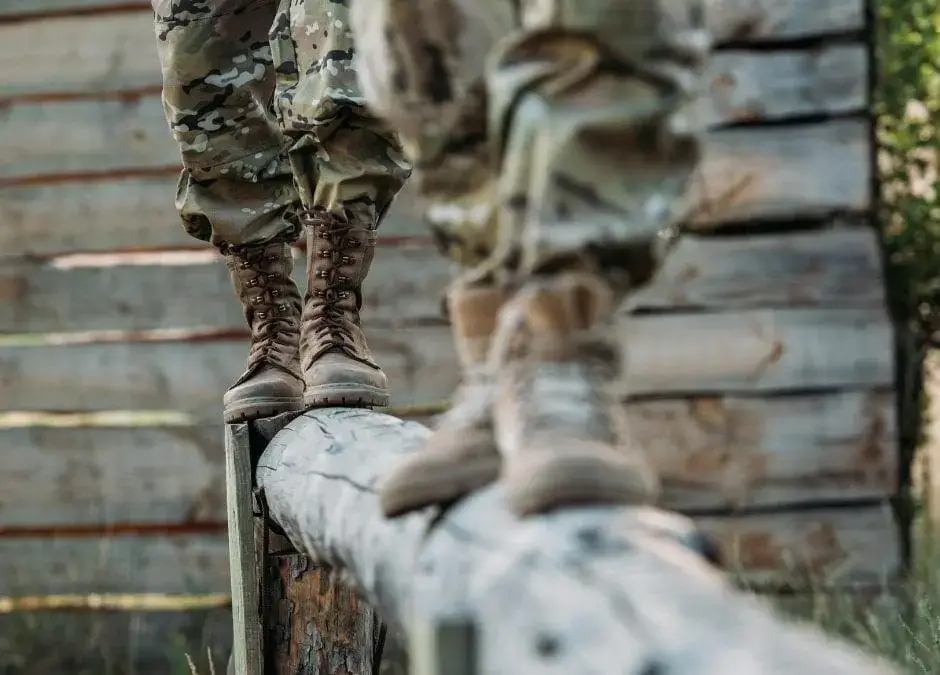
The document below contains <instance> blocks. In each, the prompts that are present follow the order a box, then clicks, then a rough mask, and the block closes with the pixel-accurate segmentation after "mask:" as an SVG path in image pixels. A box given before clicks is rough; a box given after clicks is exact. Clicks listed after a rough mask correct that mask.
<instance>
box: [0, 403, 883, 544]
mask: <svg viewBox="0 0 940 675" xmlns="http://www.w3.org/2000/svg"><path fill="white" fill-rule="evenodd" d="M626 410H627V413H628V416H629V420H630V424H629V427H628V429H629V434H630V438H631V439H633V440H634V441H635V442H636V443H637V445H638V446H639V447H642V448H643V449H644V451H645V452H646V453H647V454H648V455H649V457H650V459H651V460H652V461H653V463H654V465H655V466H656V468H657V470H658V471H659V473H660V474H661V475H662V476H663V479H664V483H665V488H666V490H665V493H664V497H663V499H664V503H665V505H667V506H668V507H670V508H675V509H679V510H683V511H691V510H706V509H707V510H710V511H715V510H719V509H748V508H758V507H759V508H767V507H771V506H774V507H786V506H794V505H805V504H821V503H827V504H831V503H838V502H844V501H856V500H862V499H878V498H885V497H889V496H891V495H893V494H894V492H895V490H896V481H897V452H896V448H895V443H896V437H895V434H896V431H897V430H896V425H895V414H894V403H893V398H892V397H891V396H890V395H888V394H882V393H874V392H865V391H859V392H847V393H841V394H824V395H805V396H799V395H797V396H785V397H771V398H700V399H691V400H669V401H651V402H645V403H631V404H627V406H626ZM422 421H424V422H425V423H428V422H429V420H426V419H425V420H422ZM0 447H2V448H3V449H4V450H3V457H4V471H3V473H2V475H0V514H2V515H3V527H5V528H25V527H33V528H39V527H65V526H73V527H74V526H94V525H102V526H106V525H113V524H115V523H121V524H125V523H143V524H148V523H149V524H154V525H159V524H169V525H173V526H178V525H184V524H187V523H193V522H215V523H219V522H224V520H225V485H224V472H223V466H222V461H223V450H222V439H221V437H220V431H219V429H217V428H216V427H215V426H213V425H211V424H209V425H204V426H194V427H165V428H123V429H122V428H114V429H108V428H97V429H96V428H78V429H49V428H18V429H7V430H0Z"/></svg>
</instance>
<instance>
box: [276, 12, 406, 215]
mask: <svg viewBox="0 0 940 675" xmlns="http://www.w3.org/2000/svg"><path fill="white" fill-rule="evenodd" d="M350 1H351V0H281V1H280V6H279V8H278V12H277V17H276V19H275V22H274V27H273V28H272V30H271V47H272V50H273V53H274V61H275V64H276V70H277V86H276V91H275V97H274V107H275V111H276V114H277V115H278V119H279V120H280V123H281V128H282V131H283V133H284V134H285V135H286V136H287V137H288V138H289V139H290V148H289V150H288V156H289V160H290V163H291V165H292V167H293V171H294V175H295V178H296V185H297V189H298V191H299V193H300V199H301V201H302V202H303V204H304V205H305V206H314V207H322V208H325V209H328V210H330V211H332V212H336V213H342V212H344V211H348V210H349V209H355V210H356V211H357V212H358V213H360V214H363V215H364V216H365V217H367V218H369V219H371V220H372V221H373V222H378V221H379V220H380V219H381V217H382V216H383V215H384V214H385V212H386V211H387V209H388V207H389V206H390V205H391V203H392V201H393V199H394V198H395V196H396V195H397V194H398V192H399V190H400V189H401V187H402V185H403V184H404V181H405V180H406V179H407V178H408V176H409V174H410V173H411V165H410V163H409V162H408V161H407V160H406V158H405V156H404V154H403V152H402V149H401V146H400V144H399V142H398V138H397V136H396V135H395V134H394V133H393V132H392V131H390V129H389V128H388V127H387V126H386V125H385V124H384V123H383V122H381V121H379V120H378V119H377V118H375V117H374V116H373V115H372V114H371V112H370V111H369V110H368V109H366V107H365V105H364V103H365V102H364V99H363V96H362V94H361V92H360V89H359V84H358V81H357V78H356V69H355V66H356V62H357V60H356V47H357V46H356V45H355V44H354V43H353V35H352V32H351V29H350V25H349V2H350ZM368 2H369V0H365V3H366V4H368Z"/></svg>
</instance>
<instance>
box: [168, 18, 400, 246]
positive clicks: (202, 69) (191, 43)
mask: <svg viewBox="0 0 940 675" xmlns="http://www.w3.org/2000/svg"><path fill="white" fill-rule="evenodd" d="M348 4H349V0H280V2H278V1H277V0H153V5H154V16H155V29H156V34H157V44H158V49H159V54H160V62H161V66H162V71H163V83H164V91H163V103H164V109H165V111H166V117H167V121H168V123H169V125H170V128H171V130H172V132H173V135H174V137H175V138H176V140H177V141H178V143H179V145H180V149H181V155H182V161H183V166H184V169H183V172H182V175H181V176H180V182H179V187H178V192H177V198H176V204H177V207H178V209H179V212H180V214H181V216H182V218H183V221H184V223H185V226H186V229H187V231H188V232H189V233H190V234H191V235H193V236H194V237H197V238H199V239H203V240H206V241H211V242H212V243H213V244H214V245H216V246H217V247H219V248H221V249H223V250H225V249H226V248H227V247H229V246H255V245H260V244H263V243H266V242H271V241H280V240H287V241H291V240H293V239H295V238H296V237H297V236H298V235H299V233H300V225H299V220H298V217H297V213H298V211H299V210H300V209H302V208H310V207H326V208H327V209H329V210H330V211H333V212H337V213H340V212H343V211H344V210H345V209H346V208H347V207H348V206H352V205H355V207H356V208H355V211H356V212H357V213H363V212H364V211H365V213H367V214H370V215H371V217H372V218H373V220H375V221H376V222H377V221H378V220H379V219H380V218H381V216H382V215H384V213H385V212H386V210H387V209H388V207H389V205H390V204H391V202H392V200H393V199H394V197H395V195H396V194H397V193H398V191H399V190H400V189H401V186H402V184H403V182H404V181H405V179H406V178H407V177H408V175H409V172H410V165H409V163H408V161H407V160H406V159H405V157H404V155H403V154H402V149H401V146H400V145H399V143H398V140H397V138H396V137H395V135H394V134H393V133H391V132H390V131H389V130H388V128H387V127H385V126H384V125H383V124H381V123H379V122H378V121H377V120H376V119H375V118H374V117H373V116H372V115H371V114H369V113H368V111H367V110H366V108H365V107H364V106H363V103H364V101H363V97H362V95H361V93H360V90H359V87H358V84H357V80H356V74H355V63H356V60H355V48H354V45H353V39H352V33H351V31H350V26H349V20H348V11H349V8H348Z"/></svg>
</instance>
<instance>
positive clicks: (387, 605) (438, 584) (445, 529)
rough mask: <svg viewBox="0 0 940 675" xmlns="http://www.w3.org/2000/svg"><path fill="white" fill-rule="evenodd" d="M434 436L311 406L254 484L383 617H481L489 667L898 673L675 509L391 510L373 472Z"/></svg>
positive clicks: (484, 504)
mask: <svg viewBox="0 0 940 675" xmlns="http://www.w3.org/2000/svg"><path fill="white" fill-rule="evenodd" d="M426 435H427V431H426V430H425V429H424V428H423V427H421V426H420V425H417V424H413V423H403V422H401V421H400V420H397V419H395V418H392V417H388V416H384V415H381V414H378V413H374V412H368V411H355V410H349V409H330V410H321V411H315V412H311V413H307V414H306V415H304V416H302V417H300V418H298V419H297V420H295V421H294V422H292V423H291V424H290V425H288V426H287V427H286V428H285V429H284V430H283V431H282V432H281V433H280V434H279V435H278V436H276V437H275V439H274V441H273V442H272V443H271V444H270V445H269V447H268V449H267V450H266V452H265V453H264V455H263V456H262V458H261V462H260V465H259V468H258V474H257V478H258V482H259V484H261V485H262V486H263V487H264V489H265V491H266V493H267V495H268V502H269V505H270V509H271V515H272V517H273V518H274V519H275V520H276V521H277V522H278V523H280V524H281V525H282V526H283V527H284V529H285V530H286V532H287V534H288V535H289V537H290V538H291V540H292V541H293V542H294V543H295V545H297V546H298V547H300V548H302V549H303V550H305V551H307V552H308V553H310V554H316V555H317V556H318V557H319V559H321V560H322V561H324V562H326V563H328V564H330V565H333V566H336V567H339V568H341V569H343V570H345V572H346V573H347V574H348V576H349V578H350V579H351V580H353V581H354V583H355V584H356V585H357V587H358V588H359V589H360V591H361V592H363V594H364V595H365V597H366V598H367V599H368V600H369V601H370V602H371V603H372V604H373V606H375V607H376V608H377V609H378V610H379V611H380V612H382V613H383V615H384V616H385V617H386V618H387V619H391V620H392V621H394V622H396V623H398V624H400V625H402V626H404V627H405V628H408V629H410V628H413V627H415V625H416V622H417V621H419V620H420V621H435V620H453V619H463V620H470V621H473V622H474V623H475V624H476V625H477V626H478V627H479V631H480V632H479V645H480V653H479V656H480V673H484V674H486V675H491V674H492V675H495V674H497V673H512V674H513V675H522V674H524V673H533V674H534V673H544V672H558V673H574V672H577V673H584V674H586V675H593V674H595V673H597V674H598V675H599V674H601V673H603V674H604V675H608V674H609V673H611V672H618V673H632V674H636V675H640V674H645V675H648V674H649V673H651V672H670V673H676V674H677V675H693V674H694V675H713V674H714V675H718V674H722V675H725V674H727V673H753V672H760V673H765V674H767V675H783V674H788V675H789V674H793V675H797V674H799V675H817V674H818V675H838V674H843V673H844V674H845V675H849V674H851V675H862V674H865V675H869V674H871V675H874V674H876V673H878V674H886V673H891V672H895V671H894V670H892V669H891V668H890V667H889V666H887V665H886V664H884V663H881V662H877V661H876V660H875V659H874V658H872V657H870V656H865V655H862V654H860V653H859V652H857V651H854V650H851V649H850V648H848V647H847V646H845V645H842V644H836V643H835V642H832V641H830V640H828V639H825V638H823V637H822V636H820V635H819V634H818V633H815V632H813V631H812V630H810V629H808V628H804V627H797V626H793V625H787V624H785V623H784V622H782V621H781V620H779V619H777V618H775V617H773V616H772V615H771V614H770V612H769V611H768V610H767V609H766V608H765V607H764V606H763V605H761V604H760V603H758V601H756V600H753V599H751V598H748V597H746V596H744V595H742V594H740V593H738V592H737V591H735V590H733V589H732V588H731V587H730V586H729V585H728V584H727V583H726V582H725V581H724V580H723V579H722V577H721V576H719V575H718V574H717V573H716V572H714V571H713V570H712V569H710V568H709V567H707V566H706V565H705V564H704V563H703V561H702V560H701V559H700V558H698V556H697V555H696V554H694V553H692V552H690V551H689V550H688V548H686V546H685V544H686V543H688V542H690V541H693V540H694V538H693V537H692V532H691V530H690V527H689V524H688V523H687V522H686V521H685V520H682V519H677V518H674V517H671V516H669V515H667V514H664V513H658V512H656V511H653V510H647V509H629V508H622V509H614V508H586V509H572V510H566V511H561V512H558V513H556V514H554V515H550V516H544V517H539V518H530V519H526V520H522V521H520V520H517V519H515V518H513V517H511V516H510V515H509V514H508V513H507V512H506V511H505V508H504V505H503V502H502V498H501V494H500V490H499V488H498V486H494V487H491V488H489V489H486V490H484V491H481V492H480V493H478V494H476V495H474V496H472V497H470V498H469V499H467V500H464V501H462V502H460V503H458V504H457V505H455V506H454V507H453V508H452V509H450V510H449V511H448V512H447V513H446V514H445V515H444V516H443V518H442V519H440V521H439V522H437V524H436V525H435V526H434V527H433V528H431V527H430V525H431V522H432V518H433V515H434V514H433V513H431V512H429V511H425V512H421V513H417V514H412V515H410V516H408V517H405V518H402V519H397V520H391V521H390V520H386V519H384V518H383V517H382V516H381V514H380V512H379V510H378V504H377V498H376V494H375V485H376V481H377V480H378V479H379V478H380V477H381V476H382V475H383V473H384V472H385V471H387V470H388V469H389V468H390V467H391V466H393V465H394V464H395V463H396V462H397V461H399V460H400V459H401V458H402V457H404V456H406V455H407V454H408V453H409V452H413V451H416V450H417V449H418V448H419V446H420V444H421V442H422V440H423V439H424V438H426ZM718 617H720V620H716V619H717V618H718Z"/></svg>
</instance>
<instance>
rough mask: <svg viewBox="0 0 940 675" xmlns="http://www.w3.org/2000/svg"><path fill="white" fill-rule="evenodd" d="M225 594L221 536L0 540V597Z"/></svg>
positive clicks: (225, 551) (225, 564)
mask: <svg viewBox="0 0 940 675" xmlns="http://www.w3.org/2000/svg"><path fill="white" fill-rule="evenodd" d="M228 590H229V577H228V545H227V542H226V538H225V535H224V534H222V535H213V536H210V535H200V536H174V537H113V538H100V539H89V538H81V539H66V538H62V539H25V538H24V539H15V538H4V539H0V595H42V594H52V593H148V592H149V593H221V592H227V591H228Z"/></svg>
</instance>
